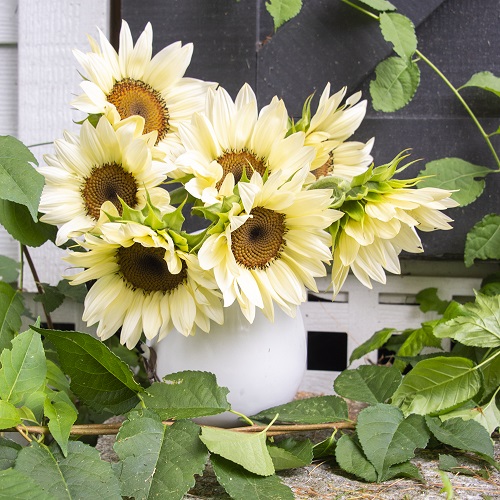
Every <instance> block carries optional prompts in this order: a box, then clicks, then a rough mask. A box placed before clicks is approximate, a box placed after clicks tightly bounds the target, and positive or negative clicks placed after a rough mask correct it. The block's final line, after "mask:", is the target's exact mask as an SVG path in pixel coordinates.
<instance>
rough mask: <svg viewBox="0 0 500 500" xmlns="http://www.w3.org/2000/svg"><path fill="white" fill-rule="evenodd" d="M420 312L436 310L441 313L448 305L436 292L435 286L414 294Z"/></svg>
mask: <svg viewBox="0 0 500 500" xmlns="http://www.w3.org/2000/svg"><path fill="white" fill-rule="evenodd" d="M415 299H416V301H417V302H418V305H419V306H420V310H421V311H422V312H429V311H436V312H437V313H439V314H443V313H444V312H445V311H446V308H447V307H448V304H449V302H448V301H447V300H441V299H440V298H439V296H438V294H437V288H425V289H424V290H420V292H418V293H417V295H416V296H415Z"/></svg>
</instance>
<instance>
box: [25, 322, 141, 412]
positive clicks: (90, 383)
mask: <svg viewBox="0 0 500 500" xmlns="http://www.w3.org/2000/svg"><path fill="white" fill-rule="evenodd" d="M32 328H33V329H34V330H35V331H36V332H38V333H40V334H41V335H44V336H45V337H47V338H48V339H49V340H50V341H51V342H52V344H53V345H54V347H55V348H56V350H57V354H58V355H59V360H60V363H61V367H62V369H63V370H64V372H65V373H67V374H68V375H69V377H70V378H71V390H72V391H73V392H74V393H75V394H76V395H77V396H78V397H79V398H81V399H82V400H83V401H85V402H86V403H87V404H88V405H89V406H91V407H92V408H94V409H95V410H97V411H104V410H108V411H110V412H113V413H116V414H120V413H124V412H126V411H128V410H130V409H131V408H133V407H134V406H135V405H136V404H137V403H138V402H139V398H138V397H137V393H139V392H141V391H143V389H142V387H141V386H140V385H139V384H138V383H137V382H136V381H135V380H134V377H133V376H132V372H131V371H130V368H129V367H128V365H127V364H126V363H124V362H123V361H121V360H120V359H119V358H118V356H116V355H115V354H113V353H112V352H111V351H110V350H109V349H108V348H107V347H106V346H105V345H104V344H103V343H102V342H100V341H99V340H97V339H95V338H94V337H92V336H91V335H89V334H86V333H80V332H70V331H61V330H47V329H43V328H37V327H32Z"/></svg>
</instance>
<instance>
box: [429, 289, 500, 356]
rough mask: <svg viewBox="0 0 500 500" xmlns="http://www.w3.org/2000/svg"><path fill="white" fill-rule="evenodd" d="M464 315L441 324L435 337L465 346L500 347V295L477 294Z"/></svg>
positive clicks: (465, 307) (435, 330)
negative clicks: (449, 339) (447, 338)
mask: <svg viewBox="0 0 500 500" xmlns="http://www.w3.org/2000/svg"><path fill="white" fill-rule="evenodd" d="M462 314H463V315H462V316H457V317H455V318H453V319H450V320H448V321H445V322H444V323H439V324H438V325H437V326H436V327H435V328H434V335H435V336H436V337H440V338H446V337H450V338H452V339H454V340H456V341H457V342H460V343H461V344H464V345H470V346H477V347H500V295H495V296H492V297H490V296H487V295H481V294H477V295H476V301H475V302H473V303H470V304H465V305H464V306H463V308H462Z"/></svg>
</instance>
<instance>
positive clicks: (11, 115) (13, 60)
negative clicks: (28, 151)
mask: <svg viewBox="0 0 500 500" xmlns="http://www.w3.org/2000/svg"><path fill="white" fill-rule="evenodd" d="M0 67H1V68H2V71H0V135H16V133H17V47H16V46H15V45H9V46H5V45H4V46H2V45H0Z"/></svg>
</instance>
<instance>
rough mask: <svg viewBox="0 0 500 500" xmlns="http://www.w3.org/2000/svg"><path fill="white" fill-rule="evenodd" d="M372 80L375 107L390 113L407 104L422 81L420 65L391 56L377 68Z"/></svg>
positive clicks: (371, 90)
mask: <svg viewBox="0 0 500 500" xmlns="http://www.w3.org/2000/svg"><path fill="white" fill-rule="evenodd" d="M375 77H376V78H375V80H372V81H371V82H370V93H371V96H372V104H373V108H374V109H375V110H376V111H384V112H385V113H390V112H392V111H397V110H398V109H401V108H403V107H404V106H406V105H407V104H408V103H409V102H410V101H411V100H412V99H413V96H414V95H415V92H416V91H417V88H418V84H419V83H420V70H419V68H418V66H417V65H416V64H415V63H413V62H411V61H405V60H404V59H401V58H399V57H389V58H388V59H386V60H385V61H382V62H381V63H379V64H378V66H377V67H376V68H375Z"/></svg>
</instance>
